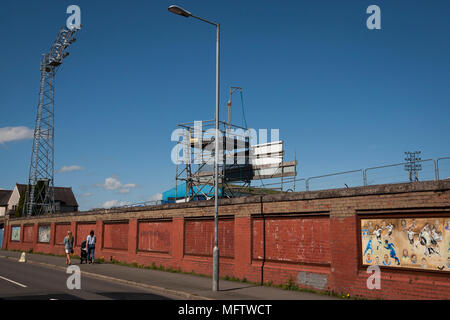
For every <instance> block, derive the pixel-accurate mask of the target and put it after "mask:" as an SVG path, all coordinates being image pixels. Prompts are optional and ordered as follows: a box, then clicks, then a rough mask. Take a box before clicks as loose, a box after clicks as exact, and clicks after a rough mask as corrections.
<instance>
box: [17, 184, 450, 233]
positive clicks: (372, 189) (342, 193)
mask: <svg viewBox="0 0 450 320" xmlns="http://www.w3.org/2000/svg"><path fill="white" fill-rule="evenodd" d="M446 190H450V179H446V180H439V181H424V182H411V183H398V184H381V185H372V186H365V187H354V188H342V189H329V190H318V191H303V192H289V193H283V194H273V195H261V196H260V195H257V196H248V197H240V198H230V199H220V200H219V206H230V205H244V204H257V203H260V202H263V203H268V202H282V201H299V200H318V199H330V198H345V197H359V196H370V195H387V194H398V193H410V192H443V191H446ZM211 207H214V200H207V201H192V202H187V203H169V204H161V205H156V206H146V207H128V208H116V209H97V210H90V211H79V212H71V213H64V214H53V215H51V216H46V215H44V216H40V217H19V218H15V217H11V218H9V223H10V224H14V223H15V222H16V223H20V222H24V221H28V220H36V221H38V220H40V219H43V218H46V219H49V218H50V219H52V220H53V219H56V220H59V219H58V218H68V219H70V218H72V217H83V219H82V220H86V221H95V220H96V217H97V216H105V215H115V214H117V213H129V214H132V213H136V214H138V213H140V212H151V211H160V210H180V209H188V208H208V210H209V209H210V208H211ZM155 213H157V212H155ZM115 216H116V217H117V215H115ZM161 217H171V216H169V215H167V214H163V215H162V216H161ZM124 218H126V217H124ZM70 220H72V219H70ZM30 222H31V221H30Z"/></svg>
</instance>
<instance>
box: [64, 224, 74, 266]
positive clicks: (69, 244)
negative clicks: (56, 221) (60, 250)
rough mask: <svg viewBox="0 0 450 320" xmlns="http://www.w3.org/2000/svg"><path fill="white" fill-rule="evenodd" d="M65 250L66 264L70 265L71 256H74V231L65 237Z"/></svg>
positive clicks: (68, 232)
mask: <svg viewBox="0 0 450 320" xmlns="http://www.w3.org/2000/svg"><path fill="white" fill-rule="evenodd" d="M64 248H65V250H66V264H68V265H70V264H71V263H72V261H70V256H71V254H73V236H72V231H67V236H65V237H64Z"/></svg>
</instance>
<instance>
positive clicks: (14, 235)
mask: <svg viewBox="0 0 450 320" xmlns="http://www.w3.org/2000/svg"><path fill="white" fill-rule="evenodd" d="M11 241H20V227H12V228H11Z"/></svg>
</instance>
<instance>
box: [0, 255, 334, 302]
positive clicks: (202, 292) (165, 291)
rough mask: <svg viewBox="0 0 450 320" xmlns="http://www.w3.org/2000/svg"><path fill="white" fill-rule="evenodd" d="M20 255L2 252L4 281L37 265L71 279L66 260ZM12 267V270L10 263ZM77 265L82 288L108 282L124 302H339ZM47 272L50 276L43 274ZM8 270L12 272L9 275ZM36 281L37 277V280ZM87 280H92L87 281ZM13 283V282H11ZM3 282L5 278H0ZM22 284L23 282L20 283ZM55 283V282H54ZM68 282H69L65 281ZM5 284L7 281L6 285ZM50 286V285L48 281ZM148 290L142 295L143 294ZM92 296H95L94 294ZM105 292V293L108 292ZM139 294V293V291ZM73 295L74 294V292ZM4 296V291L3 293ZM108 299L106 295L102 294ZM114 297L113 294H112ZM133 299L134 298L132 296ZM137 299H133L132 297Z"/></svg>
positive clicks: (175, 275)
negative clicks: (124, 296)
mask: <svg viewBox="0 0 450 320" xmlns="http://www.w3.org/2000/svg"><path fill="white" fill-rule="evenodd" d="M20 254H21V253H20V252H15V251H6V250H0V277H1V276H3V277H5V278H8V277H7V276H5V275H4V273H5V272H7V273H8V276H9V277H11V278H14V275H16V278H17V276H18V275H19V274H21V273H20V271H19V270H20V268H23V267H24V265H33V266H35V267H39V268H41V269H42V270H41V271H40V272H41V273H42V275H41V278H45V277H47V276H48V273H49V272H48V271H51V269H53V270H57V271H58V272H59V273H64V277H65V278H64V279H67V277H68V276H69V275H68V274H66V273H65V272H66V269H67V266H66V265H65V257H58V256H50V255H42V254H30V253H27V254H26V258H27V262H25V263H22V262H18V261H19V258H20ZM6 261H7V262H8V263H9V264H11V263H12V265H10V266H9V267H8V266H6V263H7V262H6ZM72 263H73V265H77V266H79V267H80V270H81V282H82V287H83V286H84V285H85V284H86V283H87V284H88V286H90V287H91V289H92V290H94V287H95V286H96V285H98V286H105V284H104V282H108V283H109V284H111V285H112V283H114V284H115V285H117V286H124V287H120V288H105V290H106V291H107V292H110V293H111V292H113V293H114V292H115V293H114V294H115V296H114V295H113V298H114V297H115V298H118V299H121V294H120V292H127V290H128V292H132V293H133V294H134V296H135V297H137V298H138V299H139V298H142V299H183V300H336V299H338V298H336V297H330V296H326V295H320V294H314V293H309V292H301V291H290V290H282V289H278V288H273V287H265V286H260V285H256V284H249V283H240V282H234V281H226V280H220V290H219V291H217V292H213V291H212V290H211V281H212V280H211V278H209V277H201V276H195V275H187V274H181V273H172V272H166V271H159V270H148V269H140V268H134V267H128V266H121V265H117V264H111V263H95V264H81V265H80V264H79V260H77V259H72ZM43 269H46V270H47V272H45V271H43ZM5 270H8V271H5ZM34 277H36V276H34ZM85 278H89V280H88V281H85V280H84V279H85ZM8 279H10V278H8ZM95 280H98V281H100V280H102V281H103V282H102V283H96V282H95ZM0 281H2V280H1V278H0ZM17 281H19V280H17ZM50 281H51V280H50ZM64 281H65V280H64ZM2 282H4V281H2ZM47 282H48V281H47ZM139 289H140V290H144V291H142V292H140V291H139ZM92 290H91V291H89V292H93V291H92ZM105 290H102V292H105ZM137 290H138V291H137ZM71 291H72V292H73V291H74V290H71ZM0 296H1V291H0ZM98 296H99V295H97V296H89V295H88V296H87V297H86V299H93V300H96V299H98ZM100 296H102V297H103V296H106V297H108V295H107V294H106V295H105V294H103V295H102V294H100ZM110 296H111V294H110ZM128 297H130V296H128ZM131 297H133V295H131Z"/></svg>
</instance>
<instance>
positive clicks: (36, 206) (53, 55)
mask: <svg viewBox="0 0 450 320" xmlns="http://www.w3.org/2000/svg"><path fill="white" fill-rule="evenodd" d="M80 27H81V26H80ZM78 30H79V28H72V29H67V28H66V27H63V28H61V30H60V31H59V32H58V35H57V37H56V40H55V41H54V42H53V44H52V46H51V48H50V50H49V52H48V53H47V54H44V55H43V57H42V61H41V84H40V89H39V102H38V106H37V114H36V123H35V127H34V139H33V149H32V151H31V164H30V171H29V175H28V185H27V191H26V194H25V201H24V204H23V209H22V215H41V214H46V213H54V212H55V198H54V184H53V174H54V165H53V164H54V137H55V133H54V96H55V74H56V72H57V71H58V68H59V66H60V65H61V64H62V62H63V60H64V58H66V57H67V56H68V55H69V52H67V51H66V50H67V48H68V47H69V46H70V45H71V44H72V43H74V42H75V40H76V39H75V38H74V35H75V33H76V32H77V31H78Z"/></svg>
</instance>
